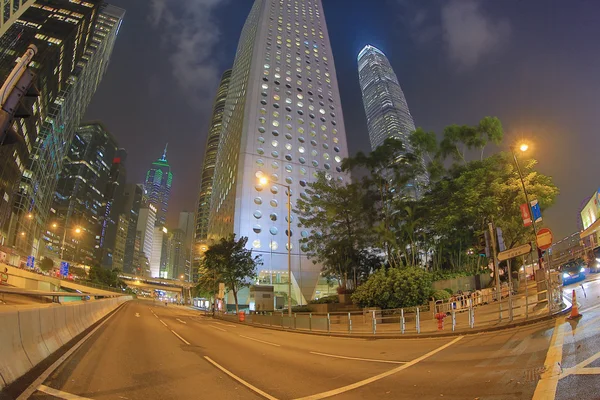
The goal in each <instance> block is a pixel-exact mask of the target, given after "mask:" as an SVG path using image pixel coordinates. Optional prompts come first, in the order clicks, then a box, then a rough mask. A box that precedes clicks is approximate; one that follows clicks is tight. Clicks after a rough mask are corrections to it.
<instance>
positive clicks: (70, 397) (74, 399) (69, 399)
mask: <svg viewBox="0 0 600 400" xmlns="http://www.w3.org/2000/svg"><path fill="white" fill-rule="evenodd" d="M37 390H39V391H40V392H44V393H46V394H49V395H52V396H54V397H58V398H59V399H64V400H91V399H90V398H88V397H81V396H77V395H76V394H71V393H67V392H63V391H62V390H58V389H54V388H51V387H48V386H46V385H40V386H38V388H37Z"/></svg>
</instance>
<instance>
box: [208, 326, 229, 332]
mask: <svg viewBox="0 0 600 400" xmlns="http://www.w3.org/2000/svg"><path fill="white" fill-rule="evenodd" d="M208 326H210V327H211V328H215V329H218V330H220V331H223V332H227V331H226V330H225V329H223V328H219V327H218V326H214V325H208Z"/></svg>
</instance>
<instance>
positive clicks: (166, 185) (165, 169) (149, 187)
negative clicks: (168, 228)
mask: <svg viewBox="0 0 600 400" xmlns="http://www.w3.org/2000/svg"><path fill="white" fill-rule="evenodd" d="M167 146H168V144H167ZM167 146H165V151H164V152H163V155H162V157H161V158H159V159H158V160H156V161H154V162H153V163H152V167H151V168H150V169H149V170H148V173H147V174H146V181H145V182H144V189H145V190H146V195H147V196H148V201H149V202H150V204H154V205H155V206H156V207H157V208H158V212H157V213H156V223H157V225H159V226H164V225H165V222H166V219H167V210H168V208H169V196H170V195H171V184H172V182H173V174H172V173H171V167H170V166H169V163H168V161H167Z"/></svg>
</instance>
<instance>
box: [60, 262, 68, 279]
mask: <svg viewBox="0 0 600 400" xmlns="http://www.w3.org/2000/svg"><path fill="white" fill-rule="evenodd" d="M60 274H61V275H62V276H65V277H66V276H68V275H69V263H68V262H66V261H63V262H61V263H60Z"/></svg>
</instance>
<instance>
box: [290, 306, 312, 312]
mask: <svg viewBox="0 0 600 400" xmlns="http://www.w3.org/2000/svg"><path fill="white" fill-rule="evenodd" d="M292 312H295V313H303V312H310V308H309V307H308V306H294V307H292Z"/></svg>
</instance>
